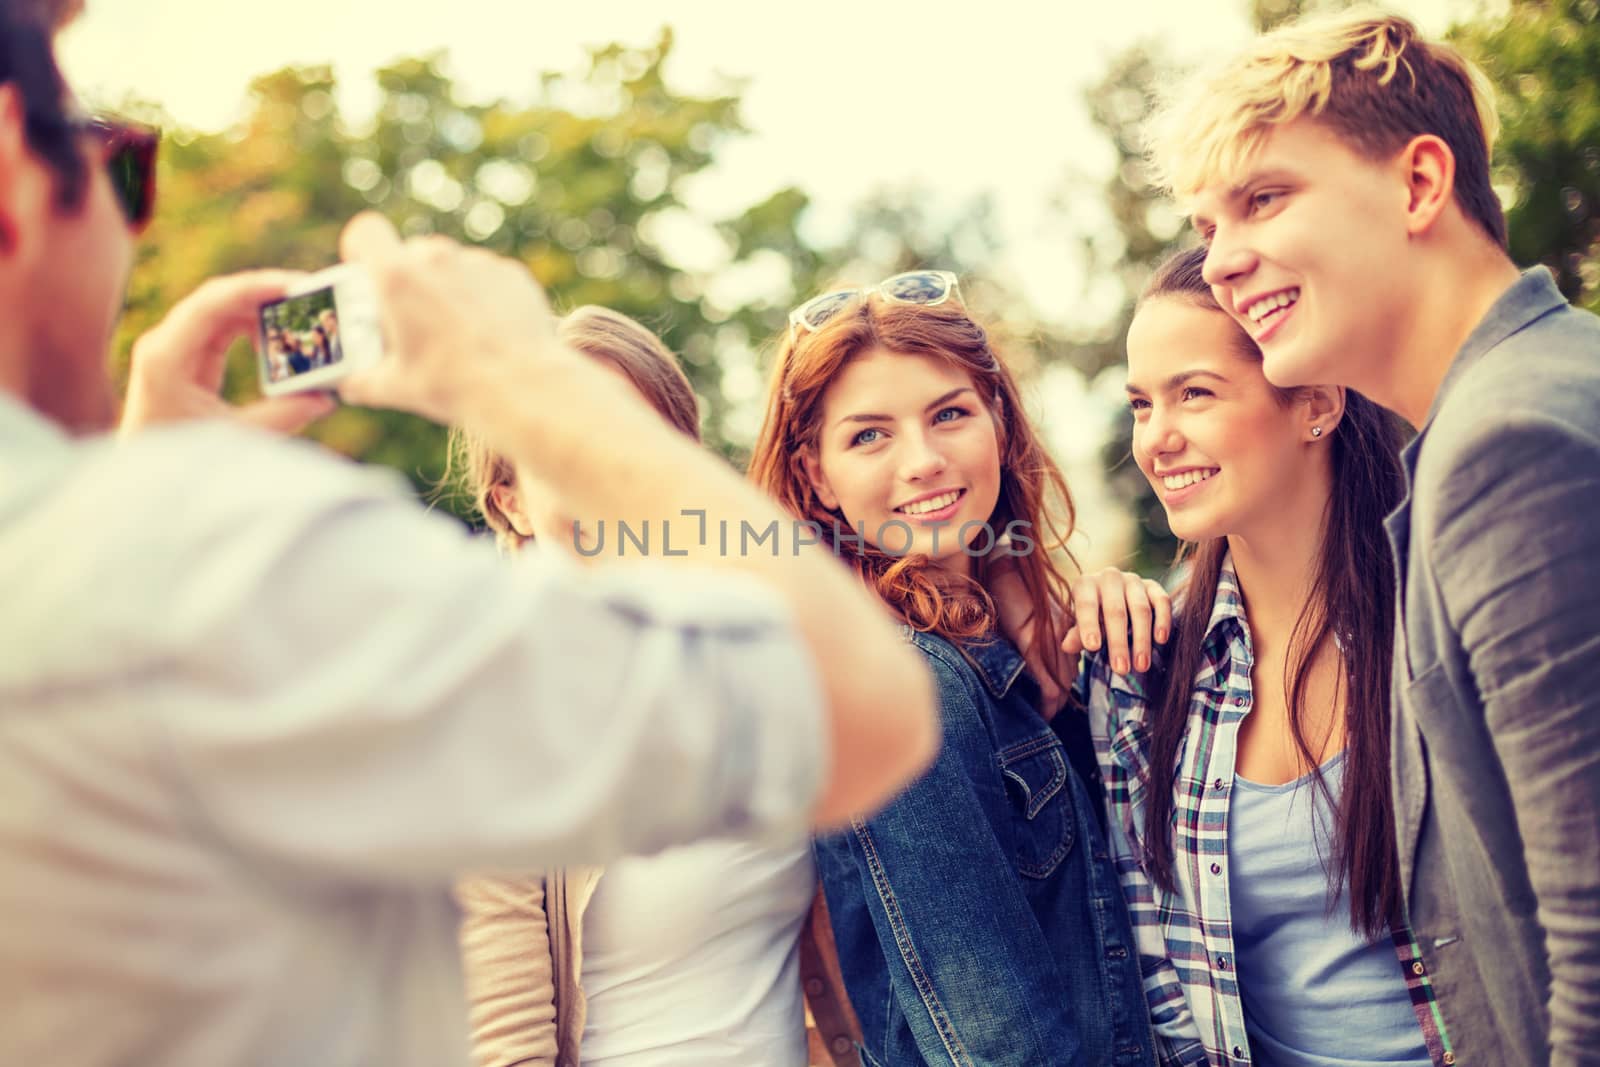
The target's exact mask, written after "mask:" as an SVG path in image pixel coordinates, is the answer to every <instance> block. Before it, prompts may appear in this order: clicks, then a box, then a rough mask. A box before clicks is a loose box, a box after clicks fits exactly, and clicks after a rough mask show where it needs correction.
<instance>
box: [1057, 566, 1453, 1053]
mask: <svg viewBox="0 0 1600 1067" xmlns="http://www.w3.org/2000/svg"><path fill="white" fill-rule="evenodd" d="M1218 577H1219V581H1218V584H1217V598H1216V601H1215V603H1214V604H1213V605H1212V610H1211V619H1210V621H1209V622H1208V623H1207V624H1206V636H1205V641H1204V644H1203V646H1202V659H1201V664H1200V669H1199V671H1198V672H1197V673H1196V675H1195V678H1194V685H1193V687H1192V691H1193V697H1192V699H1191V701H1190V704H1189V726H1188V737H1187V739H1186V743H1185V744H1184V746H1183V752H1182V755H1181V756H1180V757H1179V766H1178V768H1177V771H1178V773H1177V774H1176V776H1174V777H1172V778H1171V780H1172V783H1173V804H1174V808H1175V811H1174V822H1175V834H1176V837H1175V840H1174V860H1175V864H1174V867H1175V870H1174V875H1175V877H1176V879H1177V883H1178V888H1177V892H1176V893H1166V892H1163V891H1161V890H1160V889H1157V888H1156V887H1155V886H1154V884H1152V883H1151V882H1150V880H1149V879H1148V878H1147V877H1146V875H1145V874H1144V872H1143V871H1142V870H1141V869H1140V867H1139V865H1138V861H1137V859H1136V856H1137V852H1136V850H1135V847H1134V844H1133V842H1134V841H1136V840H1137V838H1138V834H1139V833H1142V832H1143V828H1144V822H1145V810H1146V809H1145V799H1146V797H1145V779H1146V777H1147V775H1146V774H1145V770H1146V767H1147V766H1148V762H1149V752H1150V734H1149V731H1148V729H1147V727H1146V718H1147V716H1148V714H1149V702H1148V701H1147V699H1146V697H1145V691H1144V689H1143V687H1142V686H1141V685H1140V682H1139V680H1138V679H1137V678H1124V677H1121V676H1118V675H1116V674H1113V673H1112V671H1111V669H1110V666H1109V665H1108V664H1107V662H1106V658H1105V656H1104V655H1103V654H1101V655H1096V656H1091V657H1089V659H1088V660H1087V665H1086V669H1085V670H1084V671H1083V673H1082V675H1081V676H1080V678H1079V681H1078V696H1079V697H1080V699H1081V700H1082V702H1083V703H1082V706H1084V707H1086V708H1088V711H1089V719H1090V725H1091V728H1092V732H1093V734H1094V739H1095V750H1096V755H1097V756H1098V757H1099V760H1100V767H1101V771H1102V773H1103V774H1104V776H1105V785H1106V793H1107V799H1108V801H1109V803H1110V807H1111V815H1112V818H1111V820H1110V821H1111V827H1110V838H1111V846H1112V848H1113V850H1114V851H1115V852H1116V860H1117V872H1118V875H1119V876H1120V878H1121V880H1122V887H1123V893H1124V895H1125V896H1126V897H1127V900H1128V910H1129V913H1130V915H1131V917H1132V919H1133V930H1134V939H1135V941H1136V943H1137V944H1138V948H1139V956H1140V963H1141V970H1142V971H1143V974H1144V986H1145V996H1146V998H1147V1000H1148V1001H1149V1006H1150V1019H1151V1023H1152V1025H1153V1026H1154V1028H1155V1031H1156V1045H1157V1050H1158V1052H1159V1054H1160V1058H1161V1062H1162V1063H1163V1064H1165V1065H1179V1064H1181V1065H1184V1067H1191V1065H1210V1067H1244V1065H1247V1064H1249V1063H1250V1062H1251V1060H1250V1041H1249V1038H1248V1036H1247V1035H1246V1033H1245V1025H1244V1007H1243V1004H1242V1002H1241V1000H1240V994H1239V982H1238V979H1237V977H1236V976H1235V973H1234V948H1233V927H1232V922H1231V920H1230V917H1229V913H1228V896H1227V891H1228V890H1227V879H1226V877H1225V876H1224V874H1223V872H1224V870H1225V867H1224V865H1225V864H1226V861H1227V858H1228V805H1229V801H1230V800H1231V799H1232V796H1233V775H1234V770H1233V768H1234V753H1235V751H1236V749H1237V745H1238V737H1239V726H1240V724H1241V723H1242V722H1243V721H1244V717H1245V715H1246V714H1247V713H1248V710H1249V707H1250V697H1251V694H1250V665H1251V663H1252V661H1253V655H1254V654H1253V652H1252V651H1251V645H1250V631H1249V628H1248V627H1247V626H1246V625H1245V616H1244V601H1243V598H1242V597H1241V596H1240V593H1239V583H1238V579H1237V578H1236V577H1235V575H1234V570H1233V561H1232V559H1231V557H1230V558H1227V559H1225V560H1224V561H1223V565H1222V570H1221V573H1220V575H1219V576H1218ZM1153 777H1154V778H1155V779H1156V780H1157V781H1160V780H1165V779H1167V778H1168V776H1167V775H1164V774H1157V775H1154V776H1153ZM1392 936H1393V938H1394V943H1395V952H1396V953H1397V954H1398V956H1399V959H1400V965H1401V969H1402V971H1403V972H1404V974H1405V976H1406V985H1407V987H1408V988H1409V989H1410V992H1411V1004H1412V1007H1413V1008H1414V1009H1415V1011H1416V1014H1417V1021H1418V1023H1419V1024H1420V1025H1421V1027H1422V1033H1423V1036H1424V1038H1425V1039H1426V1041H1427V1046H1428V1052H1429V1055H1430V1056H1431V1057H1432V1059H1433V1062H1434V1064H1435V1065H1437V1067H1448V1065H1450V1064H1453V1063H1454V1062H1455V1057H1454V1055H1453V1054H1452V1053H1451V1052H1450V1044H1449V1041H1448V1039H1447V1038H1446V1036H1445V1033H1444V1027H1443V1023H1442V1020H1441V1018H1440V1015H1439V1010H1438V1006H1437V1004H1436V1003H1435V1001H1434V995H1433V986H1432V982H1431V980H1430V979H1429V977H1428V974H1427V969H1426V967H1425V966H1424V965H1423V962H1422V958H1421V950H1420V949H1419V948H1418V946H1417V944H1416V941H1415V940H1414V939H1413V937H1412V936H1411V932H1410V931H1409V930H1407V929H1405V928H1404V927H1402V928H1401V929H1399V930H1396V931H1394V933H1393V935H1392Z"/></svg>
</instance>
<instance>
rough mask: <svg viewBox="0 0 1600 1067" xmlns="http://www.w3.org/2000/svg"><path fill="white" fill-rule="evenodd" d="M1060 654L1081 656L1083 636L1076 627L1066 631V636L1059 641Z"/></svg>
mask: <svg viewBox="0 0 1600 1067" xmlns="http://www.w3.org/2000/svg"><path fill="white" fill-rule="evenodd" d="M1061 654H1062V655H1063V656H1081V655H1083V636H1082V635H1081V634H1080V633H1079V632H1078V628H1077V627H1076V626H1074V627H1072V628H1071V629H1070V630H1068V631H1067V636H1065V637H1063V638H1062V639H1061Z"/></svg>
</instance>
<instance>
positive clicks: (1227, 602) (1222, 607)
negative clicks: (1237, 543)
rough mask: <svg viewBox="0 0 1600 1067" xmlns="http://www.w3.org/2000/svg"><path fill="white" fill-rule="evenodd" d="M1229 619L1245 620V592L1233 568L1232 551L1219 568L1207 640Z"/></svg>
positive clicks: (1241, 622) (1207, 627)
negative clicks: (1241, 589) (1241, 590)
mask: <svg viewBox="0 0 1600 1067" xmlns="http://www.w3.org/2000/svg"><path fill="white" fill-rule="evenodd" d="M1229 619H1236V620H1238V621H1239V623H1240V624H1241V625H1242V624H1243V623H1244V622H1245V617H1244V594H1243V593H1241V592H1240V591H1239V575H1238V573H1237V572H1236V571H1234V569H1233V553H1232V552H1231V551H1230V552H1228V553H1226V554H1225V555H1223V557H1222V566H1220V567H1218V568H1217V595H1216V597H1215V598H1214V599H1213V600H1212V601H1211V618H1210V619H1209V620H1208V621H1207V622H1206V636H1205V639H1206V641H1208V642H1209V641H1211V640H1213V639H1214V638H1215V636H1216V633H1217V631H1218V630H1219V629H1221V628H1222V627H1223V626H1226V625H1227V623H1228V620H1229Z"/></svg>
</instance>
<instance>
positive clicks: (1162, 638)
mask: <svg viewBox="0 0 1600 1067" xmlns="http://www.w3.org/2000/svg"><path fill="white" fill-rule="evenodd" d="M1144 591H1145V593H1146V594H1147V595H1148V596H1149V597H1150V606H1151V607H1152V608H1154V609H1155V613H1156V629H1155V638H1156V642H1157V643H1158V644H1166V643H1167V638H1169V637H1171V636H1172V594H1171V593H1169V592H1167V589H1166V586H1164V585H1162V584H1161V583H1160V582H1158V581H1156V580H1155V579H1154V578H1146V579H1145V580H1144Z"/></svg>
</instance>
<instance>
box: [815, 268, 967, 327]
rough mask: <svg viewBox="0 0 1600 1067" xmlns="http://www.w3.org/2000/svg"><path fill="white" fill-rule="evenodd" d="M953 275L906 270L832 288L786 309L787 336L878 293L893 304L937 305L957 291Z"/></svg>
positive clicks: (821, 325)
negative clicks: (865, 282)
mask: <svg viewBox="0 0 1600 1067" xmlns="http://www.w3.org/2000/svg"><path fill="white" fill-rule="evenodd" d="M958 291H959V290H958V288H957V283H956V276H955V275H954V274H952V273H951V272H950V271H947V270H908V271H906V272H904V273H903V274H896V275H893V276H892V277H888V278H885V279H884V280H883V281H881V282H879V283H878V284H877V285H868V286H855V287H853V288H849V289H834V290H832V291H831V292H827V293H823V294H822V295H820V296H814V297H812V298H811V299H810V300H807V301H806V302H805V303H804V304H801V305H800V306H799V307H797V308H795V309H794V310H793V311H791V312H789V336H790V338H791V339H792V338H794V337H796V336H798V334H799V331H800V330H809V331H811V332H813V333H814V332H816V331H817V330H820V329H822V327H823V326H825V325H827V323H828V320H829V319H831V318H833V317H834V316H835V315H837V314H838V313H839V312H840V311H843V310H844V309H845V308H846V307H848V306H849V305H850V304H852V303H854V302H855V301H856V300H858V299H861V298H864V297H867V296H870V295H872V294H873V293H877V294H878V295H879V296H881V297H883V298H884V299H885V300H890V301H893V302H894V303H896V304H920V305H921V306H922V307H938V306H939V305H940V304H943V303H944V302H945V301H947V300H949V299H950V297H951V296H952V295H954V294H955V293H956V292H958Z"/></svg>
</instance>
